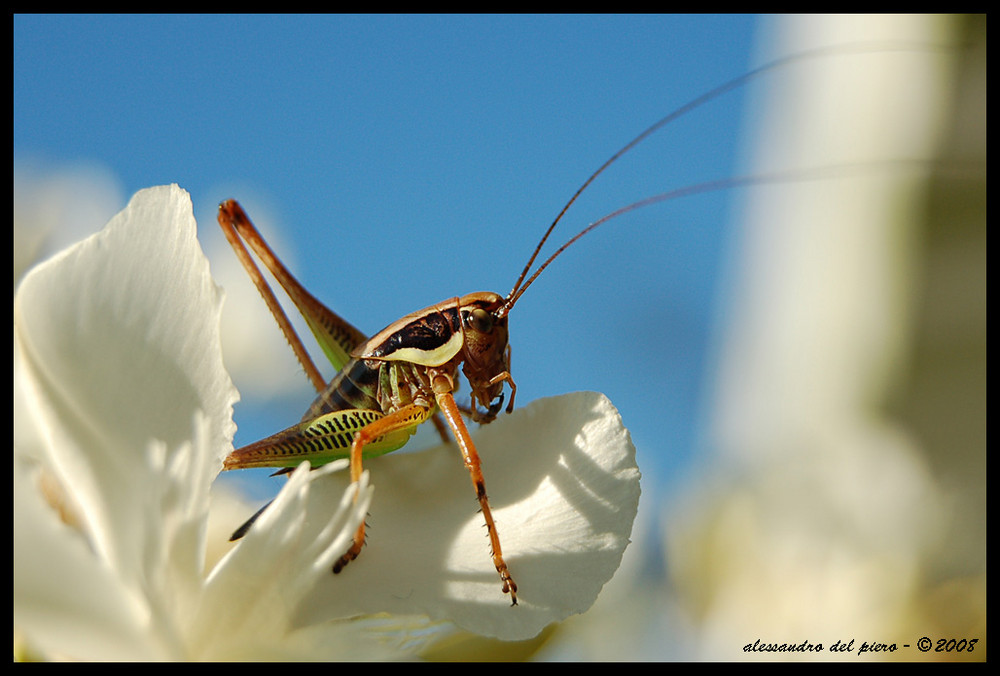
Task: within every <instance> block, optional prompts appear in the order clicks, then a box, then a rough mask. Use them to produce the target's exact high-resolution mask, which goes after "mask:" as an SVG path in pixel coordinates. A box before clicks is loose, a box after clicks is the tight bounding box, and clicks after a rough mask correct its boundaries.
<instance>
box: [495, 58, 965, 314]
mask: <svg viewBox="0 0 1000 676" xmlns="http://www.w3.org/2000/svg"><path fill="white" fill-rule="evenodd" d="M945 49H948V48H947V47H941V46H935V45H926V44H920V43H898V42H894V43H885V42H880V43H871V42H861V43H851V44H843V45H835V46H830V47H818V48H816V49H812V50H808V51H805V52H799V53H798V54H793V55H790V56H785V57H781V58H779V59H775V60H774V61H770V62H768V63H765V64H764V65H762V66H758V67H757V68H754V69H753V70H750V71H748V72H746V73H744V74H742V75H740V76H738V77H735V78H733V79H732V80H729V81H728V82H725V83H723V84H721V85H719V86H718V87H715V88H714V89H712V90H710V91H708V92H706V93H704V94H702V95H701V96H699V97H697V98H695V99H692V100H691V101H689V102H688V103H685V104H684V105H683V106H681V107H679V108H677V109H676V110H674V111H673V112H671V113H670V114H668V115H667V116H666V117H663V118H661V119H659V120H657V121H656V122H654V123H653V124H652V125H650V126H649V127H647V128H646V129H645V130H644V131H643V132H642V133H641V134H639V135H638V136H636V137H635V138H634V139H632V140H631V141H629V142H628V143H627V144H626V145H625V146H623V147H622V148H621V149H620V150H619V151H618V152H616V153H615V154H614V155H612V156H611V157H610V158H608V159H607V160H606V161H605V162H604V164H602V165H601V166H600V167H598V168H597V171H595V172H594V173H593V174H591V175H590V177H589V178H588V179H587V180H586V181H584V182H583V185H581V186H580V187H579V188H578V189H577V191H576V192H575V193H573V196H572V197H571V198H570V200H569V201H568V202H566V205H565V206H564V207H563V208H562V210H561V211H560V212H559V214H558V215H557V216H556V218H555V220H553V221H552V224H551V225H549V227H548V229H547V230H546V231H545V234H544V235H542V238H541V240H539V242H538V245H537V246H536V247H535V250H534V252H532V254H531V257H530V258H529V259H528V262H527V263H526V264H525V266H524V269H523V270H521V274H520V275H519V276H518V278H517V281H516V282H515V283H514V288H512V289H511V290H510V293H509V294H507V298H506V299H505V301H504V304H503V305H502V306H501V307H500V308H499V309H498V310H497V311H496V315H497V316H498V317H503V316H505V315H506V314H507V313H508V312H510V310H511V308H512V307H514V303H516V302H517V299H518V298H520V297H521V295H522V294H524V292H525V290H527V288H528V286H530V285H531V283H532V282H533V281H535V279H537V278H538V275H539V274H540V273H541V272H542V270H544V269H545V268H546V267H547V266H548V264H549V263H551V262H552V261H553V260H554V259H555V258H556V257H557V256H558V255H559V254H561V253H562V252H563V251H565V250H566V249H567V248H568V247H569V246H570V245H571V244H573V243H574V242H576V241H577V240H578V239H580V238H581V237H583V236H584V235H586V234H587V233H588V232H590V231H591V230H593V229H594V228H596V227H598V226H599V225H601V224H602V223H605V222H607V221H609V220H611V219H612V218H614V217H615V216H619V215H621V214H623V213H626V212H629V211H632V210H634V209H638V208H640V207H643V206H647V205H649V204H655V203H657V202H663V201H666V200H670V199H675V198H677V197H682V196H684V195H692V194H697V193H703V192H709V191H711V190H721V189H724V188H732V187H736V186H739V185H747V184H750V183H761V182H766V181H767V179H766V178H765V177H763V176H760V177H756V178H755V177H743V178H735V179H728V180H718V181H710V182H707V183H701V184H698V185H694V186H689V187H687V188H681V189H679V190H674V191H671V192H666V193H662V194H660V195H655V196H653V197H649V198H647V199H644V200H641V201H639V202H635V203H633V204H630V205H628V206H626V207H622V208H621V209H618V210H617V211H615V212H613V213H611V214H608V215H607V216H605V217H603V218H601V219H600V220H598V221H595V222H594V223H592V224H590V225H589V226H587V227H586V228H584V229H583V230H581V231H580V232H579V233H577V234H576V235H575V236H573V238H572V239H570V240H569V241H567V242H566V243H565V244H563V245H562V246H561V247H559V249H558V250H557V251H556V252H555V253H554V254H552V256H550V257H549V258H548V259H547V260H546V261H545V262H544V263H542V265H541V266H540V267H539V268H538V269H537V270H536V271H535V273H534V274H533V275H531V277H530V278H529V279H528V281H527V283H525V284H524V286H523V287H522V283H523V282H524V280H525V278H526V277H527V276H528V273H529V271H530V270H531V266H532V265H534V263H535V260H536V259H537V258H538V254H539V253H540V252H541V250H542V247H543V246H544V245H545V242H546V241H548V238H549V235H551V234H552V231H553V230H555V227H556V225H558V223H559V221H560V220H562V217H563V215H565V213H566V212H567V211H568V210H569V208H570V207H571V206H572V205H573V203H574V202H576V199H577V198H578V197H579V196H580V194H581V193H583V191H584V190H586V189H587V187H588V186H589V185H590V184H591V183H593V182H594V179H596V178H597V177H598V176H600V175H601V174H602V173H603V172H604V170H605V169H607V168H608V167H609V166H611V165H612V164H614V162H615V161H617V160H618V158H620V157H621V156H622V155H624V154H625V153H627V152H628V151H630V150H632V148H634V147H635V146H637V145H638V144H639V143H641V142H642V141H644V140H645V139H646V138H647V137H649V136H650V135H652V134H653V133H654V132H656V131H658V130H659V129H661V128H662V127H664V126H666V125H667V124H669V123H670V122H673V121H674V120H676V119H677V118H679V117H681V116H683V115H685V114H687V113H689V112H691V111H692V110H694V109H696V108H699V107H701V106H702V105H704V104H706V103H708V102H709V101H712V100H713V99H716V98H718V97H720V96H722V95H723V94H726V93H728V92H730V91H732V90H733V89H736V88H738V87H741V86H743V85H744V84H746V83H747V82H749V81H751V80H753V79H755V78H757V77H760V76H761V75H764V74H765V73H768V72H770V71H772V70H776V69H778V68H782V67H785V66H788V65H790V64H793V63H798V62H800V61H806V60H809V59H814V58H821V57H826V56H831V55H842V54H851V53H875V52H887V51H937V50H945ZM789 178H790V177H787V176H786V177H785V178H783V179H777V178H774V177H772V178H771V179H770V180H772V181H774V180H789Z"/></svg>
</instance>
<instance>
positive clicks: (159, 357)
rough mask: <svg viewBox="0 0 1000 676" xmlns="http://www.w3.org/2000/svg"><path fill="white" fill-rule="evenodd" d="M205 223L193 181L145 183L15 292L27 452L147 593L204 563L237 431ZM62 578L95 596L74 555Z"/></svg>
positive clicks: (107, 559)
mask: <svg viewBox="0 0 1000 676" xmlns="http://www.w3.org/2000/svg"><path fill="white" fill-rule="evenodd" d="M195 235H196V228H195V222H194V218H193V215H192V210H191V202H190V198H189V196H188V195H187V193H186V192H184V191H183V190H181V189H179V188H177V187H176V186H164V187H160V188H151V189H149V190H144V191H141V192H139V193H138V194H136V196H135V197H133V199H132V200H131V202H130V203H129V205H128V207H127V208H126V209H125V210H124V211H122V212H121V213H120V214H118V215H117V216H116V217H115V218H114V219H113V220H112V221H111V223H109V224H108V226H107V227H106V228H105V229H104V230H103V231H101V232H100V233H98V234H96V235H94V236H93V237H90V238H88V239H87V240H84V241H83V242H81V243H79V244H78V245H76V246H74V247H72V248H70V249H68V250H66V251H64V252H62V253H61V254H58V255H57V256H55V257H53V258H52V259H50V260H49V261H47V262H45V263H43V264H41V265H39V266H38V267H36V268H35V269H33V270H32V271H31V272H29V273H28V274H27V275H26V276H25V278H24V281H23V282H22V284H21V286H20V287H19V289H18V291H17V295H16V297H15V306H14V310H15V312H14V317H15V361H16V369H15V373H16V374H17V373H21V374H23V375H24V377H23V378H20V380H21V381H23V382H21V387H22V388H23V393H24V403H23V408H21V409H19V410H22V411H26V412H27V414H26V415H24V416H23V420H22V421H21V423H19V425H21V424H23V425H27V426H31V427H32V428H33V429H31V430H30V433H29V432H23V433H19V434H17V435H16V437H15V442H16V444H17V443H18V440H19V439H21V440H29V441H30V443H26V444H25V445H23V446H18V445H15V452H16V453H17V454H26V455H27V456H30V457H32V458H33V459H34V460H36V461H39V462H41V463H42V464H43V465H44V466H45V467H46V468H47V470H48V471H51V472H52V473H53V475H54V476H55V478H56V480H57V483H58V484H59V485H60V486H61V487H62V489H63V490H65V491H66V492H67V494H68V499H69V500H70V502H71V504H72V505H74V506H75V507H76V508H77V509H78V510H79V514H78V515H77V516H78V517H79V518H80V519H81V524H80V527H81V529H82V531H83V532H85V533H86V534H87V539H88V542H89V545H90V546H91V547H93V548H94V550H95V551H94V553H95V554H96V555H97V557H98V558H99V559H100V560H101V561H102V562H103V563H102V565H105V566H110V567H111V569H113V571H114V574H115V575H116V576H117V578H118V579H119V582H120V583H121V584H123V585H125V587H127V588H128V590H129V593H130V594H132V595H133V597H134V602H135V603H136V604H137V606H144V605H145V604H146V603H150V602H151V603H153V604H154V606H155V605H157V604H158V602H162V603H166V604H169V603H172V602H173V601H172V599H173V598H174V597H175V596H176V592H177V589H175V588H171V589H170V592H171V593H167V591H166V590H165V589H164V587H163V586H162V585H163V584H164V582H165V581H167V580H168V579H169V580H172V581H174V582H176V581H178V580H181V579H188V580H194V579H198V578H199V577H200V575H199V574H200V566H201V559H202V556H201V549H202V547H203V542H202V540H201V538H200V530H201V529H202V528H203V527H204V513H205V511H206V510H207V506H208V485H209V483H210V481H211V479H212V478H213V477H214V476H215V474H216V473H217V472H218V469H219V467H220V466H221V459H222V456H223V455H224V454H225V453H226V451H227V449H228V448H229V445H230V440H231V438H232V432H233V425H232V421H231V406H232V403H233V402H234V401H235V400H236V398H237V395H236V393H235V390H234V389H233V388H232V385H231V383H230V381H229V378H228V375H227V374H226V372H225V370H224V369H223V367H222V360H221V352H220V347H219V338H218V314H219V308H220V305H221V293H220V291H219V290H218V289H217V288H216V287H215V285H214V284H213V282H212V280H211V277H210V275H209V272H208V264H207V261H206V260H205V258H204V256H203V255H202V253H201V249H200V247H199V245H198V242H197V239H196V237H195ZM18 364H19V366H18ZM26 504H27V503H26ZM15 507H17V505H15ZM51 516H52V518H55V517H54V514H53V515H51ZM18 518H19V515H18V514H17V513H16V514H15V522H17V520H18ZM22 554H23V555H24V556H23V558H22V560H25V561H30V560H31V558H32V556H33V555H34V553H33V552H32V551H25V552H19V553H18V555H22ZM178 566H179V567H180V568H183V569H184V570H183V571H181V570H180V568H178ZM21 572H22V573H23V576H24V577H31V576H32V575H34V574H35V573H34V571H32V570H31V567H30V565H27V566H26V567H25V570H24V571H21ZM36 582H37V581H36ZM25 583H26V584H27V581H25ZM50 584H52V585H54V586H56V587H59V586H60V585H61V587H62V592H63V593H65V594H67V595H70V596H72V595H74V594H81V595H83V596H87V595H86V593H85V592H86V590H85V589H82V587H83V586H84V585H86V584H87V581H86V580H82V579H81V578H80V575H79V574H77V568H75V567H73V566H72V565H71V564H70V563H69V562H66V564H65V565H64V566H63V570H62V574H61V575H57V576H54V579H52V580H51V581H50ZM28 586H29V587H31V586H35V587H37V584H36V585H30V584H29V585H28ZM157 589H159V591H160V597H161V598H159V599H157V598H156V595H157V594H156V593H155V590H157ZM68 605H72V602H70V603H69V604H68ZM19 606H20V607H19ZM29 610H30V608H29V607H27V606H25V605H21V604H19V603H15V613H16V614H17V613H18V612H22V611H23V612H24V613H28V612H29ZM50 610H52V611H58V608H54V609H50ZM162 610H163V608H159V609H156V608H148V607H144V611H145V612H146V613H147V614H148V613H152V614H153V615H155V614H156V613H157V611H160V612H162Z"/></svg>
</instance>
